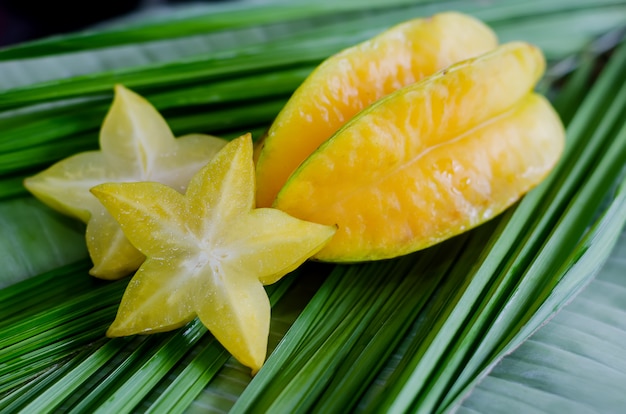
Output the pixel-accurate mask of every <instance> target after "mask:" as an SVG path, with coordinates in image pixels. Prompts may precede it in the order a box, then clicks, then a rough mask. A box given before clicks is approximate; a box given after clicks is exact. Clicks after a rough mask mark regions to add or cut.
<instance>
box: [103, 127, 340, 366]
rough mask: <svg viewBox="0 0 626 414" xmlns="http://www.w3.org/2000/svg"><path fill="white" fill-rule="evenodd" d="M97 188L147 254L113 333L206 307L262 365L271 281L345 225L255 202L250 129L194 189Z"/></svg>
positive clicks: (214, 322) (170, 321)
mask: <svg viewBox="0 0 626 414" xmlns="http://www.w3.org/2000/svg"><path fill="white" fill-rule="evenodd" d="M91 191H92V193H93V194H94V195H95V196H96V197H98V199H99V200H100V201H101V202H102V203H103V204H104V205H105V206H106V208H107V209H108V211H109V212H110V213H111V215H113V216H114V217H115V218H116V220H118V221H119V223H120V225H121V227H122V228H123V230H124V234H125V235H126V236H127V237H128V239H129V240H130V241H131V242H132V243H133V245H134V246H136V247H137V249H139V250H140V251H141V252H142V253H143V254H145V255H146V257H147V259H146V261H145V262H144V263H143V264H142V265H141V267H140V268H139V270H137V273H135V275H134V276H133V279H132V280H131V282H130V283H129V284H128V287H127V288H126V291H125V292H124V296H123V298H122V303H121V304H120V307H119V310H118V313H117V316H116V318H115V321H114V322H113V324H112V325H111V326H110V327H109V329H108V331H107V335H108V336H111V337H113V336H125V335H133V334H137V333H154V332H162V331H167V330H171V329H175V328H178V327H181V326H183V325H184V324H186V323H187V322H189V321H190V320H192V319H193V318H194V317H195V316H196V315H197V316H198V317H199V318H200V321H202V323H203V324H204V325H205V326H206V327H207V328H208V329H209V330H210V331H211V333H212V334H213V335H214V336H215V337H216V338H217V340H218V341H220V343H221V344H222V345H224V347H225V348H226V349H227V350H228V351H229V352H231V353H232V354H233V356H235V358H237V359H238V360H239V361H240V362H241V363H242V364H244V365H246V366H248V367H250V368H252V370H253V372H256V371H258V370H259V368H260V367H261V365H262V364H263V362H264V360H265V353H266V350H267V340H268V335H269V327H270V303H269V299H268V297H267V293H266V292H265V289H264V288H263V285H265V284H271V283H274V282H276V281H278V280H279V279H280V278H281V277H283V276H284V275H286V274H287V273H289V272H290V271H292V270H294V269H295V268H296V267H298V266H299V265H300V264H302V263H303V262H304V261H305V260H306V259H308V258H309V257H310V256H311V255H313V254H314V253H315V252H317V251H318V250H319V249H320V248H322V247H323V246H324V244H325V243H327V242H328V240H329V239H330V238H331V237H332V236H333V234H334V233H335V228H334V227H332V226H323V225H319V224H315V223H308V222H304V221H302V220H298V219H295V218H293V217H290V216H289V215H287V214H286V213H284V212H282V211H279V210H275V209H269V208H261V209H255V208H254V165H253V162H252V139H251V137H250V134H247V135H244V136H242V137H240V138H237V139H235V140H233V141H231V142H230V143H228V144H227V145H226V146H225V147H224V148H223V149H222V150H221V151H220V152H219V153H218V154H217V155H216V156H215V158H213V159H212V160H211V161H210V162H209V163H208V164H207V165H206V166H205V167H203V168H202V169H201V170H200V171H199V172H198V173H197V174H196V175H194V176H193V178H192V179H191V181H190V182H189V185H188V187H187V191H186V193H185V194H184V195H183V194H180V193H179V192H177V191H176V190H174V189H172V188H170V187H168V186H165V185H163V184H160V183H155V182H138V183H108V184H101V185H98V186H96V187H94V188H93V189H92V190H91Z"/></svg>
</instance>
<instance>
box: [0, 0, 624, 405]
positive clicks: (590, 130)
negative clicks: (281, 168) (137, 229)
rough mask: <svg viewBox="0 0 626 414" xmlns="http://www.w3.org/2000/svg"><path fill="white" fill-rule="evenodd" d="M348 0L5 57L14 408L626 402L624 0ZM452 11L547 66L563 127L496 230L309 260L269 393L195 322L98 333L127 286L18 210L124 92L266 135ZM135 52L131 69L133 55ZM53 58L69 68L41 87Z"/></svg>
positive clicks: (58, 228)
mask: <svg viewBox="0 0 626 414" xmlns="http://www.w3.org/2000/svg"><path fill="white" fill-rule="evenodd" d="M336 3H339V2H326V1H324V2H319V3H316V5H314V6H308V7H304V6H303V5H302V4H297V3H296V4H295V5H285V4H279V3H276V4H269V3H268V4H263V5H257V6H255V7H254V8H253V9H250V10H246V8H245V7H246V6H245V3H244V5H232V6H231V5H227V6H220V7H217V8H213V7H211V6H206V7H203V6H199V8H191V9H179V10H178V11H176V12H175V13H174V14H173V15H171V16H170V17H169V18H163V17H158V16H157V17H154V18H153V17H149V18H138V19H136V20H132V21H129V22H123V23H122V24H119V25H116V26H111V27H110V28H104V29H101V30H95V31H91V32H86V33H80V34H72V35H67V36H62V37H57V38H50V39H44V40H42V41H39V42H35V43H32V44H26V45H19V46H17V47H14V48H10V49H6V50H5V51H0V59H3V60H4V61H3V62H1V63H0V75H2V74H6V75H7V76H5V77H3V79H10V76H16V75H15V74H19V75H17V76H18V77H19V79H18V80H17V81H16V82H13V83H12V82H6V83H4V84H3V85H2V89H1V91H0V108H1V110H2V111H1V112H0V129H1V130H2V131H3V134H2V136H1V137H0V222H1V223H2V226H0V260H1V263H3V264H4V265H5V272H4V276H3V278H2V285H4V286H8V285H10V286H8V287H5V288H4V289H2V290H0V411H3V412H13V411H18V410H23V411H24V412H51V411H55V412H56V411H73V412H94V411H99V412H132V411H151V412H182V411H189V412H194V411H198V412H204V411H230V410H232V411H233V412H244V411H254V412H259V411H272V412H303V411H317V412H345V411H348V410H353V411H366V412H371V411H379V412H383V411H394V412H401V411H411V412H435V411H437V412H447V411H454V410H458V411H460V412H468V413H469V412H500V411H504V410H506V411H511V410H512V411H515V412H527V411H528V410H543V411H549V412H553V411H556V412H561V411H565V410H566V409H570V410H571V409H574V410H581V411H582V410H583V408H588V407H589V408H590V409H592V410H597V411H602V412H613V411H618V410H619V409H620V408H621V407H623V404H624V398H623V395H626V392H625V391H626V389H625V387H624V386H623V385H622V384H624V383H625V382H624V378H626V359H625V358H626V352H624V349H623V347H621V346H620V344H623V340H624V329H625V326H624V323H623V318H620V315H623V312H624V305H623V304H624V303H625V300H624V299H625V298H624V295H625V294H626V293H625V292H626V285H625V283H626V281H625V280H624V278H623V277H620V276H621V275H622V274H624V270H625V269H626V268H625V266H626V263H625V262H624V261H623V256H624V251H625V250H624V248H626V245H625V243H626V238H625V237H624V233H622V238H621V239H619V241H618V237H619V235H620V233H621V231H622V230H621V229H622V228H623V226H624V223H625V222H626V184H625V182H626V181H624V180H625V178H624V177H625V176H626V175H625V174H626V173H625V167H624V166H625V165H626V127H624V125H623V117H624V114H626V85H625V84H624V83H623V80H622V76H623V75H622V74H623V71H624V68H626V46H624V45H622V46H618V47H617V48H615V44H616V43H618V42H620V41H621V39H622V32H620V31H619V29H620V28H623V27H626V3H624V2H623V1H618V0H602V1H600V2H598V1H592V0H575V1H572V0H568V1H565V0H553V1H549V2H546V1H531V2H525V3H519V2H516V1H512V0H510V1H509V0H502V1H498V2H493V4H490V5H489V6H488V7H485V6H484V5H482V4H479V3H474V2H452V1H444V2H429V1H414V2H413V1H408V0H407V1H401V0H398V1H395V2H392V3H385V2H382V1H375V0H371V1H368V2H361V3H360V2H352V1H348V2H345V3H342V4H336ZM446 9H457V10H462V11H466V12H470V13H472V14H475V15H477V16H478V17H481V18H483V19H484V20H485V21H487V22H489V23H490V24H492V26H493V27H494V28H495V29H496V31H497V32H498V34H499V35H500V37H501V38H502V39H503V40H512V39H524V40H529V41H532V42H535V43H537V44H538V45H540V46H541V47H542V48H543V49H544V50H545V52H546V54H547V56H548V58H549V59H550V63H551V65H550V68H549V76H547V77H546V79H545V80H544V83H543V85H542V86H541V88H542V89H543V90H545V91H546V92H547V93H548V94H549V96H551V97H552V98H553V101H554V103H555V106H556V107H557V109H558V111H559V112H560V114H561V115H562V118H563V120H564V121H565V122H566V124H567V125H568V143H567V149H566V152H565V155H564V157H563V161H562V162H561V164H560V166H559V167H558V168H557V169H556V170H555V171H554V173H553V174H552V175H551V177H550V178H549V179H548V180H547V181H546V182H544V183H543V184H542V185H541V186H540V187H539V188H537V189H536V190H534V191H532V192H531V193H530V194H529V195H528V196H526V197H525V198H524V200H523V201H522V202H521V203H519V204H518V205H517V206H516V207H515V208H514V209H511V210H509V211H508V212H507V213H505V214H504V215H502V216H501V217H500V218H498V219H497V220H494V221H492V222H490V223H487V224H486V225H484V226H481V227H480V228H478V229H476V230H474V231H472V232H469V233H467V234H465V235H462V236H460V237H457V238H455V239H452V240H450V241H448V242H445V243H444V244H442V245H439V246H435V247H433V248H431V249H428V250H426V251H424V252H420V253H416V254H412V255H408V256H406V257H403V258H399V259H396V260H390V261H384V262H378V263H368V264H360V265H351V266H330V265H321V264H315V263H310V264H306V265H305V266H303V267H302V268H301V269H299V271H297V272H295V273H294V274H293V275H291V276H290V277H288V278H287V279H285V280H283V281H281V282H280V283H279V284H277V285H275V286H272V287H271V288H270V289H268V291H269V293H270V296H271V299H272V306H273V319H272V337H271V348H272V349H273V351H272V353H271V355H270V357H269V358H268V361H267V363H266V365H265V366H264V367H263V369H262V370H261V371H260V372H259V374H258V375H257V376H255V377H254V379H251V378H250V376H249V374H248V373H247V371H246V370H244V369H243V367H241V366H240V365H239V364H238V363H236V362H235V361H234V360H232V359H231V358H230V357H229V356H228V354H227V353H226V352H225V351H224V349H223V348H222V347H221V346H220V345H219V344H218V343H217V342H216V341H215V340H214V339H213V338H212V336H211V335H210V334H208V333H207V332H206V330H205V329H204V328H203V327H202V326H201V325H200V324H199V323H198V322H197V321H194V322H192V323H191V324H189V325H188V326H187V327H185V328H184V329H181V330H179V331H176V332H171V333H164V334H157V335H152V336H148V337H135V338H118V339H113V340H109V339H105V338H104V335H103V334H104V331H105V330H106V327H107V326H108V324H109V323H110V322H111V321H112V318H113V317H114V314H115V311H116V307H117V304H118V303H119V300H120V297H121V294H122V292H123V290H124V288H125V285H126V283H127V281H125V280H122V281H118V282H113V283H111V282H103V281H97V280H94V279H92V278H90V277H89V276H88V275H87V272H86V270H87V269H88V267H89V263H87V262H86V261H84V258H85V248H84V241H83V240H82V235H81V231H82V228H81V226H77V225H76V224H75V223H73V222H71V221H69V220H67V219H65V218H62V217H60V216H58V215H56V213H53V212H51V211H49V210H48V209H46V208H45V207H43V206H41V205H40V204H38V203H37V202H36V201H35V200H33V199H32V198H30V197H25V196H24V191H23V188H22V187H21V184H20V183H21V179H22V177H23V176H24V175H25V174H28V173H30V172H32V171H34V170H37V169H40V168H42V167H43V166H45V165H47V164H49V163H51V162H53V161H55V160H57V159H59V158H62V157H64V156H67V155H70V154H72V153H75V152H77V151H81V150H84V149H87V148H93V147H95V146H96V144H97V130H98V127H99V124H100V122H101V119H102V117H103V116H104V112H105V111H106V108H107V106H108V102H109V101H110V89H111V86H112V85H113V84H114V83H115V82H124V83H126V84H127V85H128V86H131V87H135V88H137V89H138V90H139V91H140V92H141V93H143V94H145V95H146V96H147V97H148V98H149V99H150V100H152V101H153V102H154V103H155V104H156V106H157V107H158V108H159V109H160V110H162V111H163V112H164V114H165V115H166V118H167V119H168V121H170V123H171V125H172V127H173V129H174V130H175V131H176V132H177V133H179V134H180V133H185V132H192V131H193V132H208V133H214V134H216V133H218V134H224V135H225V136H236V135H237V134H238V133H240V132H243V131H246V130H250V129H252V130H254V131H255V132H256V134H257V136H258V135H259V134H260V133H262V131H263V130H264V129H265V128H266V127H267V125H268V124H269V123H270V122H271V120H272V119H273V117H274V116H275V115H276V113H277V112H278V111H279V109H280V107H281V106H282V104H283V103H284V102H285V100H286V99H287V98H288V96H289V94H290V93H291V92H292V91H293V90H294V89H295V87H297V85H298V84H299V83H300V82H301V81H302V79H304V77H305V76H306V75H307V74H308V73H309V72H310V71H311V70H312V69H313V67H314V66H315V65H316V64H317V63H318V62H319V61H320V60H321V59H323V58H324V57H326V56H328V55H329V54H331V53H334V52H335V51H337V50H339V49H341V48H343V47H346V46H348V45H351V44H353V43H355V42H358V41H360V40H362V39H364V38H367V37H369V36H371V35H372V34H374V33H377V32H379V31H380V30H383V29H384V28H385V27H387V26H389V25H392V24H394V23H397V22H399V21H402V20H405V19H407V18H408V17H410V16H418V15H427V14H432V13H434V12H437V11H440V10H446ZM242 33H243V34H244V35H243V36H242ZM246 33H247V34H250V33H256V34H262V36H261V35H259V36H256V37H255V38H254V39H251V38H250V36H247V37H246V35H245V34H246ZM225 39H228V40H225ZM185 42H189V44H190V46H189V47H187V48H185V49H184V50H179V48H178V47H179V46H180V45H182V44H183V43H185ZM614 48H615V50H613V49H614ZM606 50H610V51H611V53H610V54H609V55H608V56H609V57H610V59H609V61H608V63H606V65H605V64H604V63H603V62H604V59H605V56H604V55H602V53H603V52H604V51H606ZM133 51H135V52H137V54H138V55H139V56H140V58H139V59H137V60H125V59H121V60H122V61H117V60H118V59H119V58H120V57H123V56H125V53H132V52H133ZM44 55H45V56H44ZM17 57H22V58H23V57H28V59H25V60H11V59H13V58H17ZM116 57H117V59H116ZM44 61H45V62H51V63H52V64H53V67H54V65H58V66H56V67H59V68H62V67H63V66H66V65H70V66H71V67H72V72H71V73H70V74H69V75H70V76H69V77H67V76H64V74H63V71H62V70H61V71H56V70H51V71H50V72H49V73H43V72H45V71H41V70H40V69H38V68H40V67H41V63H42V62H44ZM574 68H576V70H575V71H574V72H573V73H572V74H570V75H568V76H564V75H567V74H568V73H569V72H570V71H571V70H572V69H574ZM20 69H23V70H20ZM66 75H67V74H66ZM0 77H1V76H0ZM33 218H35V219H33ZM616 243H617V247H616V248H615V250H613V253H612V255H611V256H610V257H609V254H610V252H611V251H612V248H613V246H614V245H615V244H616ZM607 257H609V261H608V264H607V266H605V267H602V266H603V264H604V262H605V260H606V259H607ZM81 259H83V260H82V261H81ZM72 262H74V263H73V264H69V263H72ZM599 269H602V270H601V271H600V273H599V276H598V277H597V278H596V279H594V275H595V274H596V273H597V272H598V270H599ZM37 274H39V275H37ZM32 275H37V276H34V277H30V278H29V276H32ZM17 280H23V281H22V282H19V283H15V282H16V281H17ZM588 284H589V287H588V288H587V289H586V290H585V291H584V292H583V293H582V295H580V296H578V297H576V295H577V294H578V292H580V291H581V290H582V289H583V288H584V287H585V286H587V285H588ZM573 298H574V299H573ZM572 299H573V302H572V303H571V304H570V305H569V306H567V307H566V308H565V311H563V312H561V313H559V314H558V315H557V316H556V317H555V318H554V319H553V320H552V321H551V322H549V323H548V324H547V325H545V326H543V325H544V324H545V322H546V321H547V320H548V319H550V318H551V317H552V316H553V315H554V314H555V312H557V311H558V310H559V309H561V308H562V307H563V306H564V305H565V304H566V303H567V302H568V301H571V300H572ZM596 338H602V340H598V339H596ZM583 376H586V377H587V378H581V377H583ZM599 385H601V386H599Z"/></svg>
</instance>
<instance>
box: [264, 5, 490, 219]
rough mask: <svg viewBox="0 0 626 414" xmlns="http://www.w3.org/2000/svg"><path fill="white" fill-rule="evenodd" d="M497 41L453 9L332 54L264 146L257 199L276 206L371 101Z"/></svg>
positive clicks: (292, 101)
mask: <svg viewBox="0 0 626 414" xmlns="http://www.w3.org/2000/svg"><path fill="white" fill-rule="evenodd" d="M496 46H497V39H496V36H495V35H494V33H493V32H492V31H491V29H489V28H488V27H487V26H485V25H484V24H482V23H481V22H479V21H477V20H475V19H473V18H471V17H469V16H465V15H463V14H459V13H452V12H450V13H442V14H438V15H435V16H433V17H431V18H428V19H416V20H411V21H408V22H406V23H402V24H400V25H398V26H395V27H393V28H391V29H390V30H388V31H386V32H384V33H382V34H380V35H379V36H376V37H374V38H372V39H371V40H369V41H367V42H364V43H362V44H359V45H357V46H354V47H352V48H349V49H346V50H344V51H343V52H341V53H339V54H337V55H335V56H333V57H331V58H329V59H327V60H326V61H325V62H323V63H322V64H321V65H320V66H319V67H318V68H317V69H316V70H315V71H314V72H313V73H312V74H311V75H310V76H309V77H308V78H307V79H306V80H305V81H304V83H303V84H302V85H301V86H300V87H299V88H298V89H297V90H296V92H295V93H294V94H293V96H292V97H291V99H290V100H289V102H288V103H287V104H286V105H285V107H284V108H283V109H282V111H281V112H280V114H279V115H278V117H277V118H276V120H275V121H274V123H273V125H272V126H271V128H270V130H269V131H268V134H267V136H266V138H265V139H264V141H263V143H262V149H260V148H261V147H258V148H257V151H260V152H259V153H258V160H257V177H256V179H257V205H258V206H259V207H268V206H270V205H271V204H272V202H273V201H274V198H275V197H276V194H278V191H279V190H280V188H281V187H282V186H283V184H284V183H285V182H286V181H287V179H288V178H289V176H290V175H291V173H292V172H293V171H294V170H295V169H296V168H297V167H298V165H299V164H300V163H301V162H302V161H304V160H305V159H306V157H308V156H309V155H310V154H311V153H312V152H313V151H315V149H316V148H317V147H318V146H319V145H320V144H322V143H323V142H324V141H326V140H327V139H328V138H329V137H330V136H331V135H332V134H334V133H335V132H336V131H337V130H338V129H339V128H340V127H341V126H342V125H343V124H345V123H346V122H347V121H348V120H350V118H352V117H353V116H354V115H356V114H357V113H358V112H359V111H361V110H362V109H363V108H365V107H366V106H368V105H369V104H371V103H373V102H375V101H377V100H378V99H380V98H382V97H383V96H386V95H387V94H389V93H391V92H393V91H395V90H397V89H399V88H401V87H403V86H405V85H410V84H412V83H415V82H416V81H418V80H420V79H422V78H423V77H424V76H428V75H431V74H433V73H435V72H436V71H438V70H440V69H443V68H445V67H447V66H449V65H451V64H453V63H455V62H458V61H461V60H464V59H467V58H470V57H474V56H478V55H481V54H483V53H485V52H487V51H489V50H492V49H493V48H495V47H496Z"/></svg>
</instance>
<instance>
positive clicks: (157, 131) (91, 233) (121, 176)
mask: <svg viewBox="0 0 626 414" xmlns="http://www.w3.org/2000/svg"><path fill="white" fill-rule="evenodd" d="M224 145H226V141H225V140H223V139H219V138H216V137H211V136H208V135H200V134H192V135H186V136H183V137H180V138H178V139H175V138H174V135H173V134H172V132H171V131H170V128H169V127H168V125H167V123H166V122H165V120H164V119H163V118H162V117H161V115H160V114H159V113H158V112H157V110H156V109H155V108H154V107H153V106H152V105H150V103H149V102H148V101H146V100H145V99H143V98H142V97H141V96H139V95H137V94H135V93H134V92H132V91H130V90H128V89H126V88H124V87H123V86H121V85H118V86H116V88H115V99H114V100H113V104H112V105H111V109H110V110H109V113H108V114H107V116H106V118H105V120H104V123H103V124H102V129H101V131H100V147H101V149H102V150H101V151H89V152H84V153H81V154H77V155H74V156H72V157H69V158H66V159H64V160H62V161H60V162H58V163H56V164H54V165H53V166H52V167H50V168H48V169H47V170H45V171H43V172H41V173H39V174H37V175H35V176H33V177H29V178H27V179H26V180H25V182H24V185H25V186H26V188H27V189H28V190H29V191H30V192H31V193H33V195H35V196H36V197H37V198H39V199H40V200H41V201H43V202H44V203H46V204H47V205H49V206H50V207H52V208H54V209H56V210H58V211H60V212H61V213H64V214H67V215H69V216H72V217H75V218H77V219H79V220H82V221H83V222H85V223H87V231H86V240H87V248H88V250H89V255H90V256H91V259H92V261H93V263H94V267H93V268H92V269H91V271H90V273H91V274H92V275H94V276H96V277H100V278H103V279H117V278H120V277H123V276H126V275H127V274H129V273H130V272H132V271H134V270H136V269H137V268H138V267H139V265H140V264H141V263H142V262H143V260H144V256H143V255H142V254H141V253H140V252H139V251H138V250H137V249H135V248H134V247H133V246H132V245H131V244H130V242H129V241H128V240H127V239H126V237H124V234H123V233H122V229H121V228H120V226H119V225H118V224H117V222H116V221H115V220H114V219H113V217H111V216H110V215H109V213H108V212H107V211H106V209H105V208H104V206H102V205H101V204H100V202H99V201H98V200H97V199H96V198H95V197H94V196H93V195H92V194H91V193H90V192H89V189H90V188H92V187H93V186H95V185H97V184H101V183H106V182H116V181H122V182H124V181H157V182H161V183H165V184H167V185H170V186H172V187H174V188H175V189H176V190H178V191H181V192H182V191H184V190H185V188H186V187H187V183H188V182H189V180H190V179H191V177H192V176H193V175H194V174H195V173H196V172H197V171H198V170H200V168H202V167H203V166H204V165H205V164H206V163H207V162H208V161H209V160H210V159H211V158H212V157H213V156H214V155H215V154H216V153H217V152H218V151H219V150H220V149H221V148H222V147H223V146H224Z"/></svg>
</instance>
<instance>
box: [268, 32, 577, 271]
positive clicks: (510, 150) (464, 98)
mask: <svg viewBox="0 0 626 414" xmlns="http://www.w3.org/2000/svg"><path fill="white" fill-rule="evenodd" d="M544 67H545V62H544V58H543V55H542V53H541V51H540V50H539V49H538V48H536V47H534V46H531V45H529V44H526V43H510V44H506V45H503V46H501V47H499V48H497V49H496V50H494V51H492V52H490V53H487V54H485V55H483V56H480V57H478V58H474V59H470V60H467V61H464V62H462V63H459V64H456V65H453V66H452V67H450V68H447V69H445V70H443V71H441V72H439V73H437V74H435V75H433V76H431V77H428V78H426V79H424V80H423V81H421V82H418V83H416V84H414V85H411V86H407V87H405V88H403V89H401V90H398V91H397V92H395V93H393V94H391V95H389V96H387V97H386V98H383V99H382V100H380V101H378V102H376V103H375V104H373V105H372V106H370V107H368V108H367V109H365V110H364V111H362V112H361V113H360V114H359V115H358V116H356V117H355V118H353V119H352V120H351V121H350V122H348V123H347V124H346V125H345V126H344V127H343V128H342V129H340V130H339V131H338V132H337V133H336V134H335V135H334V136H333V137H332V138H331V139H330V140H328V141H327V142H326V143H324V144H323V145H322V146H321V147H320V148H319V149H318V150H317V151H315V152H314V153H313V154H312V155H311V156H310V157H309V158H308V159H307V160H306V161H305V162H304V163H303V164H302V165H301V166H300V167H299V168H298V169H297V170H296V171H295V172H294V174H293V175H292V176H291V178H290V179H289V181H288V182H287V183H286V185H285V186H284V188H283V189H282V190H281V191H280V193H279V195H278V197H277V199H276V201H275V203H274V207H275V208H278V209H281V210H283V211H286V212H287V213H289V214H291V215H293V216H294V217H298V218H301V219H303V220H308V221H313V222H316V223H322V224H327V225H337V226H338V231H337V234H336V235H335V237H334V238H333V240H332V241H331V242H330V243H329V244H328V245H327V246H326V247H325V248H324V249H322V250H321V251H320V252H319V253H318V254H317V255H316V258H317V259H319V260H325V261H337V262H355V261H363V260H376V259H384V258H390V257H395V256H399V255H403V254H406V253H409V252H413V251H416V250H420V249H423V248H426V247H428V246H431V245H433V244H435V243H438V242H440V241H442V240H445V239H447V238H449V237H452V236H454V235H457V234H459V233H461V232H464V231H466V230H468V229H471V228H473V227H476V226H478V225H480V224H481V223H483V222H485V221H487V220H489V219H490V218H492V217H494V216H496V215H497V214H499V213H500V212H502V211H503V210H504V209H506V208H507V207H508V206H510V205H511V204H512V203H514V202H515V201H516V200H518V199H519V198H520V197H521V196H522V195H523V194H524V193H526V192H527V191H529V190H530V189H531V188H533V187H534V186H536V185H537V184H538V183H539V182H540V181H542V179H544V177H545V176H546V175H547V174H548V173H549V171H550V170H551V169H552V168H553V166H554V165H555V163H556V162H557V160H558V159H559V157H560V154H561V152H562V150H563V145H564V135H565V134H564V130H563V126H562V124H561V121H560V120H559V117H558V115H557V114H556V113H555V111H554V110H553V109H552V107H551V106H550V104H549V103H548V102H547V101H546V99H544V98H543V97H541V96H539V95H537V94H535V93H533V92H532V89H533V87H534V85H535V84H536V82H537V81H538V79H539V78H540V77H541V76H542V73H543V71H544Z"/></svg>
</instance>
